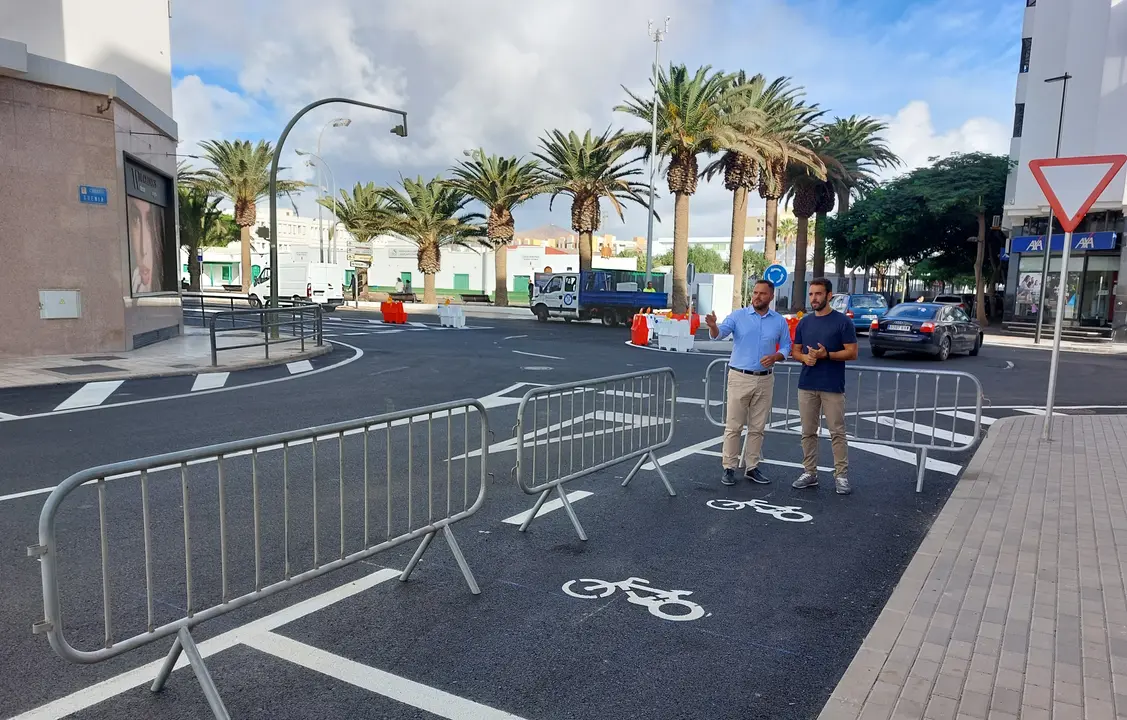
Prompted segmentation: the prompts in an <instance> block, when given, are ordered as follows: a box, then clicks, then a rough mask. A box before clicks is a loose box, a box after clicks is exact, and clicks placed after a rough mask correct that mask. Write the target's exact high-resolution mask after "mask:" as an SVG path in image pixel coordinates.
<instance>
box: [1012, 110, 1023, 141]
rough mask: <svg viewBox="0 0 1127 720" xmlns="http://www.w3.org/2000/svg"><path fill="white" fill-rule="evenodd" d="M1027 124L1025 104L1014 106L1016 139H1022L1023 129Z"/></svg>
mask: <svg viewBox="0 0 1127 720" xmlns="http://www.w3.org/2000/svg"><path fill="white" fill-rule="evenodd" d="M1024 124H1025V103H1018V104H1017V105H1015V106H1014V137H1015V138H1019V137H1021V128H1022V126H1023V125H1024Z"/></svg>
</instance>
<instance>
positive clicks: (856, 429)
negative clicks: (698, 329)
mask: <svg viewBox="0 0 1127 720" xmlns="http://www.w3.org/2000/svg"><path fill="white" fill-rule="evenodd" d="M801 371H802V366H801V365H799V364H797V363H789V362H788V363H781V364H778V365H775V387H774V398H773V401H772V403H771V405H772V407H771V414H770V416H769V417H768V420H767V427H766V428H765V431H766V432H769V433H782V434H787V435H793V436H801V435H802V423H801V419H800V417H799V413H798V376H799V373H800V372H801ZM727 374H728V361H727V360H724V359H720V360H713V361H712V362H711V363H709V365H708V368H707V369H706V370H705V375H704V400H705V402H704V412H705V416H706V417H707V418H708V420H709V422H711V423H712V424H713V425H716V426H718V427H724V418H725V417H726V415H727V409H728V406H727V400H728V390H727V389H728V383H727ZM717 388H719V389H717ZM845 402H846V407H845V425H846V431H847V434H848V438H849V441H850V442H854V443H857V442H859V443H869V444H871V445H885V446H889V447H897V448H904V449H907V450H914V451H918V452H919V458H918V464H919V465H918V469H917V475H916V492H922V491H923V484H924V473H925V472H926V470H927V458H928V454H929V453H930V452H962V451H964V450H969V449H971V448H973V447H974V446H975V445H977V444H978V441H979V440H980V439H981V437H982V384H981V383H979V381H978V378H976V377H975V376H974V375H971V374H969V373H965V372H952V371H948V370H913V369H910V368H872V367H855V366H846V382H845ZM717 411H718V414H717ZM927 419H930V420H931V425H924V424H920V423H919V422H917V421H919V420H925V421H926V420H927ZM960 421H964V422H970V423H971V424H972V430H971V432H970V434H966V433H960V432H958V427H959V422H960ZM851 425H852V428H850V426H851ZM850 429H851V430H852V432H849V431H850ZM823 432H824V431H823ZM744 442H745V443H746V438H745V440H744ZM740 458H741V460H740V461H741V462H743V460H742V458H743V454H742V453H741V455H740Z"/></svg>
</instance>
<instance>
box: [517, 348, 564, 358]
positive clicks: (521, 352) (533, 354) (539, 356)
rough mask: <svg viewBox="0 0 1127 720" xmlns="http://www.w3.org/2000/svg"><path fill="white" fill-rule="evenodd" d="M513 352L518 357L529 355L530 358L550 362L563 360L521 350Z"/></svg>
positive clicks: (553, 356)
mask: <svg viewBox="0 0 1127 720" xmlns="http://www.w3.org/2000/svg"><path fill="white" fill-rule="evenodd" d="M513 352H515V353H516V354H517V355H527V356H529V357H538V358H547V359H548V360H563V358H562V357H556V356H555V355H541V354H540V353H530V352H523V351H521V350H513Z"/></svg>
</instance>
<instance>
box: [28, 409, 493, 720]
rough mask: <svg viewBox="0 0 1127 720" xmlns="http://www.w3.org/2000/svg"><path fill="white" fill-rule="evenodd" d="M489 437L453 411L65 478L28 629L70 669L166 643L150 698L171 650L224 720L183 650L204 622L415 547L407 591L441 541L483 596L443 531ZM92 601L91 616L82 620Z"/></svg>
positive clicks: (472, 480)
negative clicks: (91, 558)
mask: <svg viewBox="0 0 1127 720" xmlns="http://www.w3.org/2000/svg"><path fill="white" fill-rule="evenodd" d="M471 414H472V415H476V416H477V417H476V418H473V419H471V417H470V415H471ZM478 432H480V437H479V438H478V437H474V436H476V435H478ZM488 436H489V424H488V419H487V417H486V414H485V408H484V407H483V406H482V405H481V403H479V402H477V401H476V400H460V401H457V402H450V403H444V404H441V405H432V406H429V407H423V408H418V409H413V410H406V411H402V412H395V413H388V414H384V415H379V416H375V417H369V418H363V419H359V420H352V421H348V422H342V423H336V424H332V425H323V426H320V427H314V428H309V429H305V430H299V431H295V432H288V433H281V434H277V435H270V436H266V437H261V438H255V439H251V440H241V441H236V442H230V443H224V444H221V445H211V446H208V447H204V448H199V449H195V450H186V451H182V452H175V453H168V454H165V455H158V456H153V457H146V458H141V459H138V460H130V461H127V462H121V463H115V464H112V465H103V466H101V467H95V468H91V469H88V470H84V471H82V472H79V473H76V474H75V475H72V476H70V477H69V478H67V479H66V480H64V481H63V482H62V483H61V484H60V485H59V486H58V487H56V488H55V490H54V491H53V492H52V493H51V494H50V496H48V498H47V500H46V502H45V503H44V505H43V509H42V512H41V513H40V517H39V544H38V545H34V546H32V547H29V548H28V555H30V556H32V557H35V558H37V559H38V560H39V562H40V566H41V568H40V569H41V575H42V589H43V612H44V619H43V620H42V621H40V622H37V623H35V624H34V626H33V628H32V629H33V632H35V633H36V634H46V635H47V638H48V640H49V641H50V644H51V647H52V648H53V649H54V650H55V652H56V653H57V654H58V655H59V657H61V658H63V659H64V660H67V661H69V662H74V663H97V662H100V661H103V660H108V659H110V658H113V657H116V656H118V655H121V654H123V653H126V652H129V651H130V650H134V649H136V648H139V647H142V646H145V645H148V644H150V643H153V642H156V641H158V640H161V639H162V638H170V637H171V638H173V643H172V649H171V650H170V651H169V653H168V656H167V658H166V660H165V662H164V664H163V666H162V668H161V670H160V672H159V673H158V674H157V677H156V680H155V681H154V683H153V685H152V690H153V692H157V691H159V690H160V689H161V688H162V687H163V685H164V683H165V681H166V680H167V679H168V676H169V674H170V673H171V672H172V670H173V668H174V667H175V665H176V661H177V659H178V657H179V655H180V653H181V651H183V652H184V653H185V654H186V655H187V657H188V661H189V664H190V665H191V667H192V669H193V670H194V672H195V674H196V677H197V678H198V679H199V682H200V685H201V686H202V688H203V692H204V695H205V696H206V697H207V701H208V704H209V705H210V707H211V710H212V712H213V713H214V715H215V717H216V718H221V719H222V718H227V717H229V716H228V714H227V710H226V709H225V707H224V705H223V701H222V699H221V698H220V696H219V692H218V690H217V689H216V687H215V683H214V682H213V681H212V678H211V675H210V673H209V672H208V669H207V667H206V666H205V665H204V662H203V660H202V658H201V657H200V654H199V650H198V649H197V647H196V643H195V641H194V640H193V638H192V633H191V631H192V629H193V628H195V626H197V625H199V624H200V623H202V622H204V621H206V620H210V619H212V618H215V617H217V616H219V615H224V614H226V613H229V612H231V611H233V610H236V609H237V608H240V607H242V606H244V605H249V604H251V603H253V602H256V601H258V600H261V599H263V598H266V597H269V596H271V595H275V594H277V593H279V592H282V591H283V590H287V589H289V588H292V587H294V586H295V585H300V584H301V583H304V582H306V581H309V580H313V579H314V578H318V577H320V576H322V575H325V574H327V573H330V572H332V571H334V570H337V569H340V568H343V567H345V566H348V565H352V564H353V563H356V562H359V561H361V560H364V559H366V558H370V557H372V556H373V555H376V554H377V553H380V552H382V551H384V550H388V549H390V548H394V547H397V546H399V545H402V544H404V543H408V542H410V541H412V540H420V539H421V542H420V543H419V546H418V548H417V549H416V551H415V553H414V555H413V556H412V557H411V560H410V562H408V563H407V565H406V567H405V569H404V570H403V572H402V574H401V576H400V580H403V581H406V580H407V579H408V577H409V576H410V575H411V572H412V571H413V570H414V568H415V566H416V565H417V564H418V562H419V559H420V558H421V557H422V555H423V553H424V552H425V551H426V549H427V548H428V547H429V545H430V544H431V541H432V540H433V539H434V537H435V535H437V534H438V533H442V535H443V536H444V537H445V538H446V541H447V545H448V546H449V547H450V551H451V553H452V554H453V556H454V559H455V561H456V562H457V564H458V566H459V568H460V569H461V571H462V575H463V576H464V578H465V580H466V583H467V585H469V588H470V591H471V592H472V593H474V594H475V595H476V594H479V593H480V590H479V589H478V585H477V582H476V581H475V579H474V576H473V573H472V572H471V570H470V567H469V565H468V564H467V563H466V560H465V557H464V556H463V555H462V552H461V550H460V548H459V547H458V543H457V541H456V540H455V539H454V533H453V532H452V531H451V525H453V524H454V523H457V522H458V521H460V520H463V519H465V518H468V517H470V516H471V515H473V514H474V513H476V512H477V511H478V510H479V509H480V508H481V506H482V503H483V502H484V500H485V486H486V483H485V476H486V474H487V472H488V464H489V438H488ZM475 445H477V446H478V447H477V448H475V447H474V446H475ZM478 449H480V454H481V457H480V467H479V468H475V469H473V470H471V467H472V466H476V465H478V461H477V459H476V458H474V459H471V458H470V455H471V454H476V453H474V451H475V450H478ZM459 453H460V454H459ZM319 460H320V462H319ZM213 468H214V469H213ZM111 481H112V482H111ZM91 485H92V486H93V487H87V486H91ZM474 485H476V486H477V487H476V488H475V487H474ZM73 496H79V497H73ZM68 499H73V500H74V502H69V503H67V502H64V501H66V500H68ZM384 517H386V524H385V523H384V522H383V520H384ZM79 547H88V548H97V549H98V551H99V555H100V563H87V562H83V560H82V558H81V557H80V556H79V554H78V552H77V550H76V548H79ZM64 571H65V572H64ZM99 571H100V572H99ZM84 583H85V584H84ZM99 591H100V595H101V601H102V602H101V605H102V607H101V608H100V610H101V612H100V613H97V615H98V616H97V617H95V612H96V611H88V612H83V606H86V607H89V601H90V600H91V596H95V597H96V596H97V594H99ZM64 601H65V602H64ZM64 605H66V607H67V608H69V610H68V611H67V612H66V613H64ZM95 607H96V606H95ZM64 617H68V618H70V621H69V625H68V623H67V622H64ZM76 618H77V619H76ZM64 628H66V629H68V630H69V633H65V632H64ZM123 628H124V629H125V631H124V632H123ZM76 637H77V639H76ZM99 645H100V647H96V649H87V650H80V649H78V647H80V646H87V647H89V646H99Z"/></svg>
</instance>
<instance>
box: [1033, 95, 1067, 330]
mask: <svg viewBox="0 0 1127 720" xmlns="http://www.w3.org/2000/svg"><path fill="white" fill-rule="evenodd" d="M1071 79H1072V76H1071V75H1069V74H1068V73H1067V72H1066V73H1065V74H1064V75H1058V76H1056V77H1051V78H1047V79H1046V80H1045V82H1047V83H1055V82H1059V83H1062V85H1061V90H1060V119H1059V120H1058V121H1057V149H1056V152H1055V153H1054V154H1053V157H1055V158H1059V157H1060V137H1061V131H1062V130H1063V129H1064V99H1065V95H1066V93H1067V92H1068V81H1069V80H1071ZM1052 254H1053V209H1052V208H1051V207H1050V208H1049V229H1048V232H1046V234H1045V262H1044V263H1042V265H1041V303H1040V305H1038V307H1037V329H1036V330H1035V331H1034V333H1033V344H1034V345H1039V344H1040V343H1041V327H1042V326H1043V325H1044V323H1045V305H1047V304H1048V303H1046V302H1045V301H1046V300H1047V299H1048V287H1049V257H1050V256H1051V255H1052ZM1061 277H1062V278H1067V277H1068V268H1067V267H1064V266H1063V265H1062V266H1061ZM1060 312H1061V308H1059V307H1058V308H1057V313H1058V314H1059V313H1060Z"/></svg>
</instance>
